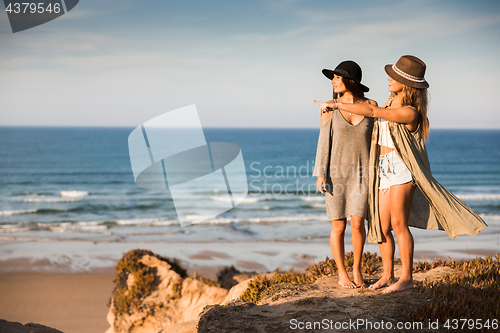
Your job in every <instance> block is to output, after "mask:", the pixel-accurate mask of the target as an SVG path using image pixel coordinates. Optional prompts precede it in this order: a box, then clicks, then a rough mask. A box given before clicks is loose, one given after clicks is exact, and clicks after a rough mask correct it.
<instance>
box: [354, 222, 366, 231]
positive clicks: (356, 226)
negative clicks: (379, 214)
mask: <svg viewBox="0 0 500 333" xmlns="http://www.w3.org/2000/svg"><path fill="white" fill-rule="evenodd" d="M351 230H352V232H353V233H354V232H357V233H362V232H364V231H365V221H364V220H362V221H359V220H358V221H356V220H354V221H353V220H351Z"/></svg>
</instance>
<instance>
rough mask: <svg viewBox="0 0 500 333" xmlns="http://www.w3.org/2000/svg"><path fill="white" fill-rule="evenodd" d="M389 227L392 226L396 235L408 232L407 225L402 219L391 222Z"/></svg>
mask: <svg viewBox="0 0 500 333" xmlns="http://www.w3.org/2000/svg"><path fill="white" fill-rule="evenodd" d="M391 225H392V230H394V232H395V233H396V234H399V233H401V232H405V231H406V230H408V225H407V223H406V221H405V220H404V219H395V220H391Z"/></svg>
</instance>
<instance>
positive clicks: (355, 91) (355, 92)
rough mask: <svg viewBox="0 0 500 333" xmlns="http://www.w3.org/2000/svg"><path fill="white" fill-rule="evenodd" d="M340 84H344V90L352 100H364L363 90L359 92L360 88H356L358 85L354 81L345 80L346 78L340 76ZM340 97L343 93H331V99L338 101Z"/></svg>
mask: <svg viewBox="0 0 500 333" xmlns="http://www.w3.org/2000/svg"><path fill="white" fill-rule="evenodd" d="M342 82H343V83H344V85H345V88H346V90H347V91H348V92H350V93H351V94H352V96H353V97H354V98H364V97H365V93H364V92H363V90H361V88H360V87H359V86H358V84H357V83H356V82H355V81H354V80H351V79H347V78H345V77H343V76H342ZM342 95H343V93H341V94H337V93H336V92H333V99H338V98H340V97H341V96H342Z"/></svg>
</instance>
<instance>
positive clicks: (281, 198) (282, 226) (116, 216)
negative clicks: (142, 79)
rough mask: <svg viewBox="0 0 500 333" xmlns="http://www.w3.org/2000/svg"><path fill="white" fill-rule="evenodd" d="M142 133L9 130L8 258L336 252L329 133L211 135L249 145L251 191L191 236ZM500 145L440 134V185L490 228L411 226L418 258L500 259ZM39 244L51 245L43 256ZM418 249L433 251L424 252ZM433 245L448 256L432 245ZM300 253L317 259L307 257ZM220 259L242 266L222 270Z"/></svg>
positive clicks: (2, 131)
mask: <svg viewBox="0 0 500 333" xmlns="http://www.w3.org/2000/svg"><path fill="white" fill-rule="evenodd" d="M132 130H133V128H84V127H81V128H79V127H66V128H64V127H0V161H1V163H0V254H1V258H3V259H0V260H11V259H16V258H17V259H19V258H22V257H23V255H24V254H26V256H28V257H29V255H28V254H29V253H30V251H27V249H28V248H31V249H32V254H33V255H34V256H35V257H37V259H42V258H43V254H40V253H39V252H44V251H45V252H46V254H47V256H48V257H50V258H52V259H50V258H49V260H56V259H55V258H56V257H57V255H58V253H59V252H61V251H62V252H64V253H66V254H67V255H69V254H68V253H71V250H70V249H71V248H73V247H74V246H75V245H74V244H83V243H88V244H101V245H102V246H103V248H104V246H105V245H106V244H107V245H109V246H111V247H113V246H116V244H121V245H120V246H119V247H117V250H116V251H117V253H113V254H109V253H108V255H110V256H111V257H112V258H116V257H118V258H119V256H120V255H121V253H122V252H123V251H125V250H126V249H127V246H132V245H134V246H135V245H137V244H140V246H141V247H143V248H148V246H149V247H155V246H156V247H158V246H160V245H162V244H163V245H165V244H169V245H172V244H177V245H176V248H177V249H180V250H182V246H184V245H182V244H198V245H199V244H211V245H210V246H208V245H207V246H205V247H204V248H203V249H204V250H207V248H211V249H214V248H219V249H220V244H227V243H230V244H232V245H231V246H232V248H231V250H230V251H234V248H237V247H238V245H237V244H245V245H244V246H243V245H241V248H250V249H252V248H255V247H256V246H257V245H256V244H260V245H258V247H259V249H260V251H264V252H265V251H268V250H269V248H271V247H273V248H275V247H276V246H278V245H279V244H285V243H286V244H287V245H286V248H289V247H290V246H291V245H293V244H304V245H303V246H304V247H303V249H307V248H308V246H309V248H311V251H310V252H318V251H320V250H318V249H323V248H324V250H321V251H322V252H321V253H312V254H311V255H310V256H311V258H316V259H321V258H324V257H325V256H326V255H330V254H329V245H328V240H329V233H330V222H329V221H328V219H327V217H326V212H325V202H324V197H323V195H321V194H320V193H319V192H318V191H317V189H316V186H315V181H316V178H315V177H313V176H312V171H313V168H314V159H315V154H316V144H317V139H318V134H319V129H242V128H205V129H204V133H205V137H206V140H207V141H208V142H233V143H235V144H237V145H239V146H240V147H241V153H242V156H243V159H244V162H245V168H246V175H247V182H248V190H249V193H248V196H247V197H246V199H245V200H244V201H243V202H242V203H241V204H239V205H238V206H236V208H233V209H231V210H229V211H227V212H225V213H223V214H221V215H219V216H217V217H213V218H210V219H208V220H207V221H205V222H203V223H198V224H193V225H189V226H185V227H181V226H180V225H179V222H178V220H177V215H176V210H175V206H174V204H173V201H172V196H171V194H170V192H169V191H168V190H148V189H143V188H140V187H138V186H137V185H136V184H135V182H134V177H133V173H132V169H131V163H130V158H129V154H128V141H127V139H128V135H129V134H130V132H131V131H132ZM499 142H500V130H443V129H434V130H432V129H431V132H430V136H429V140H428V142H427V149H428V154H429V159H430V162H431V168H432V172H433V175H434V177H435V178H436V179H437V180H438V181H439V182H440V183H441V184H442V185H444V186H445V187H446V188H447V189H448V190H450V191H451V192H452V193H454V194H455V195H457V196H458V197H459V198H460V199H462V200H463V201H464V202H465V203H466V204H467V205H468V206H469V207H471V208H472V209H473V210H474V211H475V212H477V213H478V214H480V215H481V216H482V217H483V219H484V220H485V221H486V222H487V223H488V225H489V227H488V228H487V229H485V230H484V231H483V232H482V233H481V234H479V235H478V236H476V237H469V236H459V237H457V239H460V240H459V241H455V243H450V242H449V240H450V239H449V238H448V236H447V235H446V233H444V232H441V231H425V230H418V231H417V230H415V229H412V231H413V230H415V232H414V235H415V239H416V240H415V242H416V247H415V249H416V252H417V253H418V251H419V250H420V251H421V253H422V256H425V253H429V255H430V256H432V255H433V254H431V252H432V251H433V253H436V255H438V256H441V257H442V256H452V257H454V258H460V257H464V256H465V257H470V256H475V254H478V255H481V254H484V253H496V252H498V235H500V233H499V230H500V145H499ZM224 200H226V199H225V197H223V196H221V195H219V194H218V193H217V192H211V191H207V190H206V189H199V190H193V193H191V194H190V195H189V196H186V197H185V200H184V201H182V202H181V203H180V204H182V205H183V207H184V208H186V207H187V208H188V209H189V208H190V207H191V208H192V209H193V212H194V213H193V214H200V215H204V214H206V215H210V212H211V209H212V207H214V206H216V205H217V203H218V202H221V201H224ZM195 217H196V216H195ZM348 229H349V227H348ZM346 237H349V231H348V233H347V236H346ZM464 241H465V243H466V244H467V245H466V247H467V249H465V248H464V247H463V244H464ZM56 242H58V243H57V247H55V246H53V245H54V244H55V243H56ZM33 243H46V244H52V246H51V247H50V248H49V247H48V245H37V246H38V247H36V246H35V248H33ZM347 243H350V241H349V240H348V239H347V240H346V244H347ZM22 244H24V245H22ZM29 244H31V245H29ZM64 244H67V246H66V247H65V246H64ZM127 244H129V245H127ZM153 244H156V245H153ZM217 244H218V245H217ZM277 244H278V245H277ZM419 244H425V245H423V246H422V247H421V248H419ZM431 244H435V246H437V248H436V247H434V248H430V247H429V246H430V245H431ZM436 244H437V245H436ZM443 244H445V245H443ZM446 244H453V245H446ZM23 246H24V247H23ZM30 246H31V247H30ZM43 246H45V247H43ZM370 246H371V247H370ZM370 246H367V248H369V249H370V250H371V251H376V250H377V247H376V245H370ZM433 246H434V245H433ZM42 247H43V248H42ZM291 248H294V246H291ZM56 249H57V250H56ZM108 249H109V247H108ZM197 249H200V247H199V246H198V248H197ZM25 250H26V251H25ZM226 250H228V249H224V250H221V251H226ZM82 251H83V250H82ZM120 251H121V252H120ZM169 251H170V253H169V255H170V256H175V254H172V253H171V252H172V250H169ZM193 251H194V250H193ZM277 251H278V252H281V250H277ZM429 251H431V252H429ZM301 252H307V251H306V250H297V254H298V253H301ZM75 253H76V252H75ZM193 253H194V252H192V253H191V252H190V254H189V255H188V254H184V257H183V254H182V251H179V256H180V257H182V258H183V259H185V260H189V256H192V255H193ZM35 254H36V255H35ZM74 255H77V254H74ZM79 255H82V253H80V254H79ZM95 256H96V257H97V256H99V254H96V255H95ZM330 256H331V255H330ZM267 257H270V256H269V255H268V256H267ZM267 257H266V258H267ZM271 257H272V256H271ZM219 259H221V258H219ZM222 259H223V258H222ZM261 259H262V258H261ZM261 259H259V260H261ZM262 260H264V259H262ZM262 260H261V261H262ZM56 261H57V260H56ZM91 261H92V260H91ZM264 261H265V260H264ZM221 262H224V263H231V260H229V259H228V260H225V261H224V260H219V261H217V262H216V261H214V263H217V264H220V263H221ZM199 264H200V263H199ZM207 264H209V263H207ZM272 264H276V262H273V263H271V262H264V264H263V266H264V267H266V268H268V269H269V268H270V267H269V265H272ZM85 265H86V266H85ZM85 265H84V266H85V267H87V268H89V267H92V266H93V265H96V263H95V260H94V261H92V262H90V261H89V262H87V263H86V264H85ZM282 266H283V267H286V266H287V264H283V265H282ZM274 268H275V267H274Z"/></svg>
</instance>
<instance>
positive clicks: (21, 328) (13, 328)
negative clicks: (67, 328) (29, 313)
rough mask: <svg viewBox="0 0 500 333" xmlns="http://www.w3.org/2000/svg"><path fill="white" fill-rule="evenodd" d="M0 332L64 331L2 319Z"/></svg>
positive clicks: (33, 332)
mask: <svg viewBox="0 0 500 333" xmlns="http://www.w3.org/2000/svg"><path fill="white" fill-rule="evenodd" d="M0 332H2V333H63V332H61V331H58V330H56V329H54V328H50V327H47V326H43V325H39V324H33V323H28V324H26V325H23V324H21V323H15V322H10V321H7V320H3V319H0Z"/></svg>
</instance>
